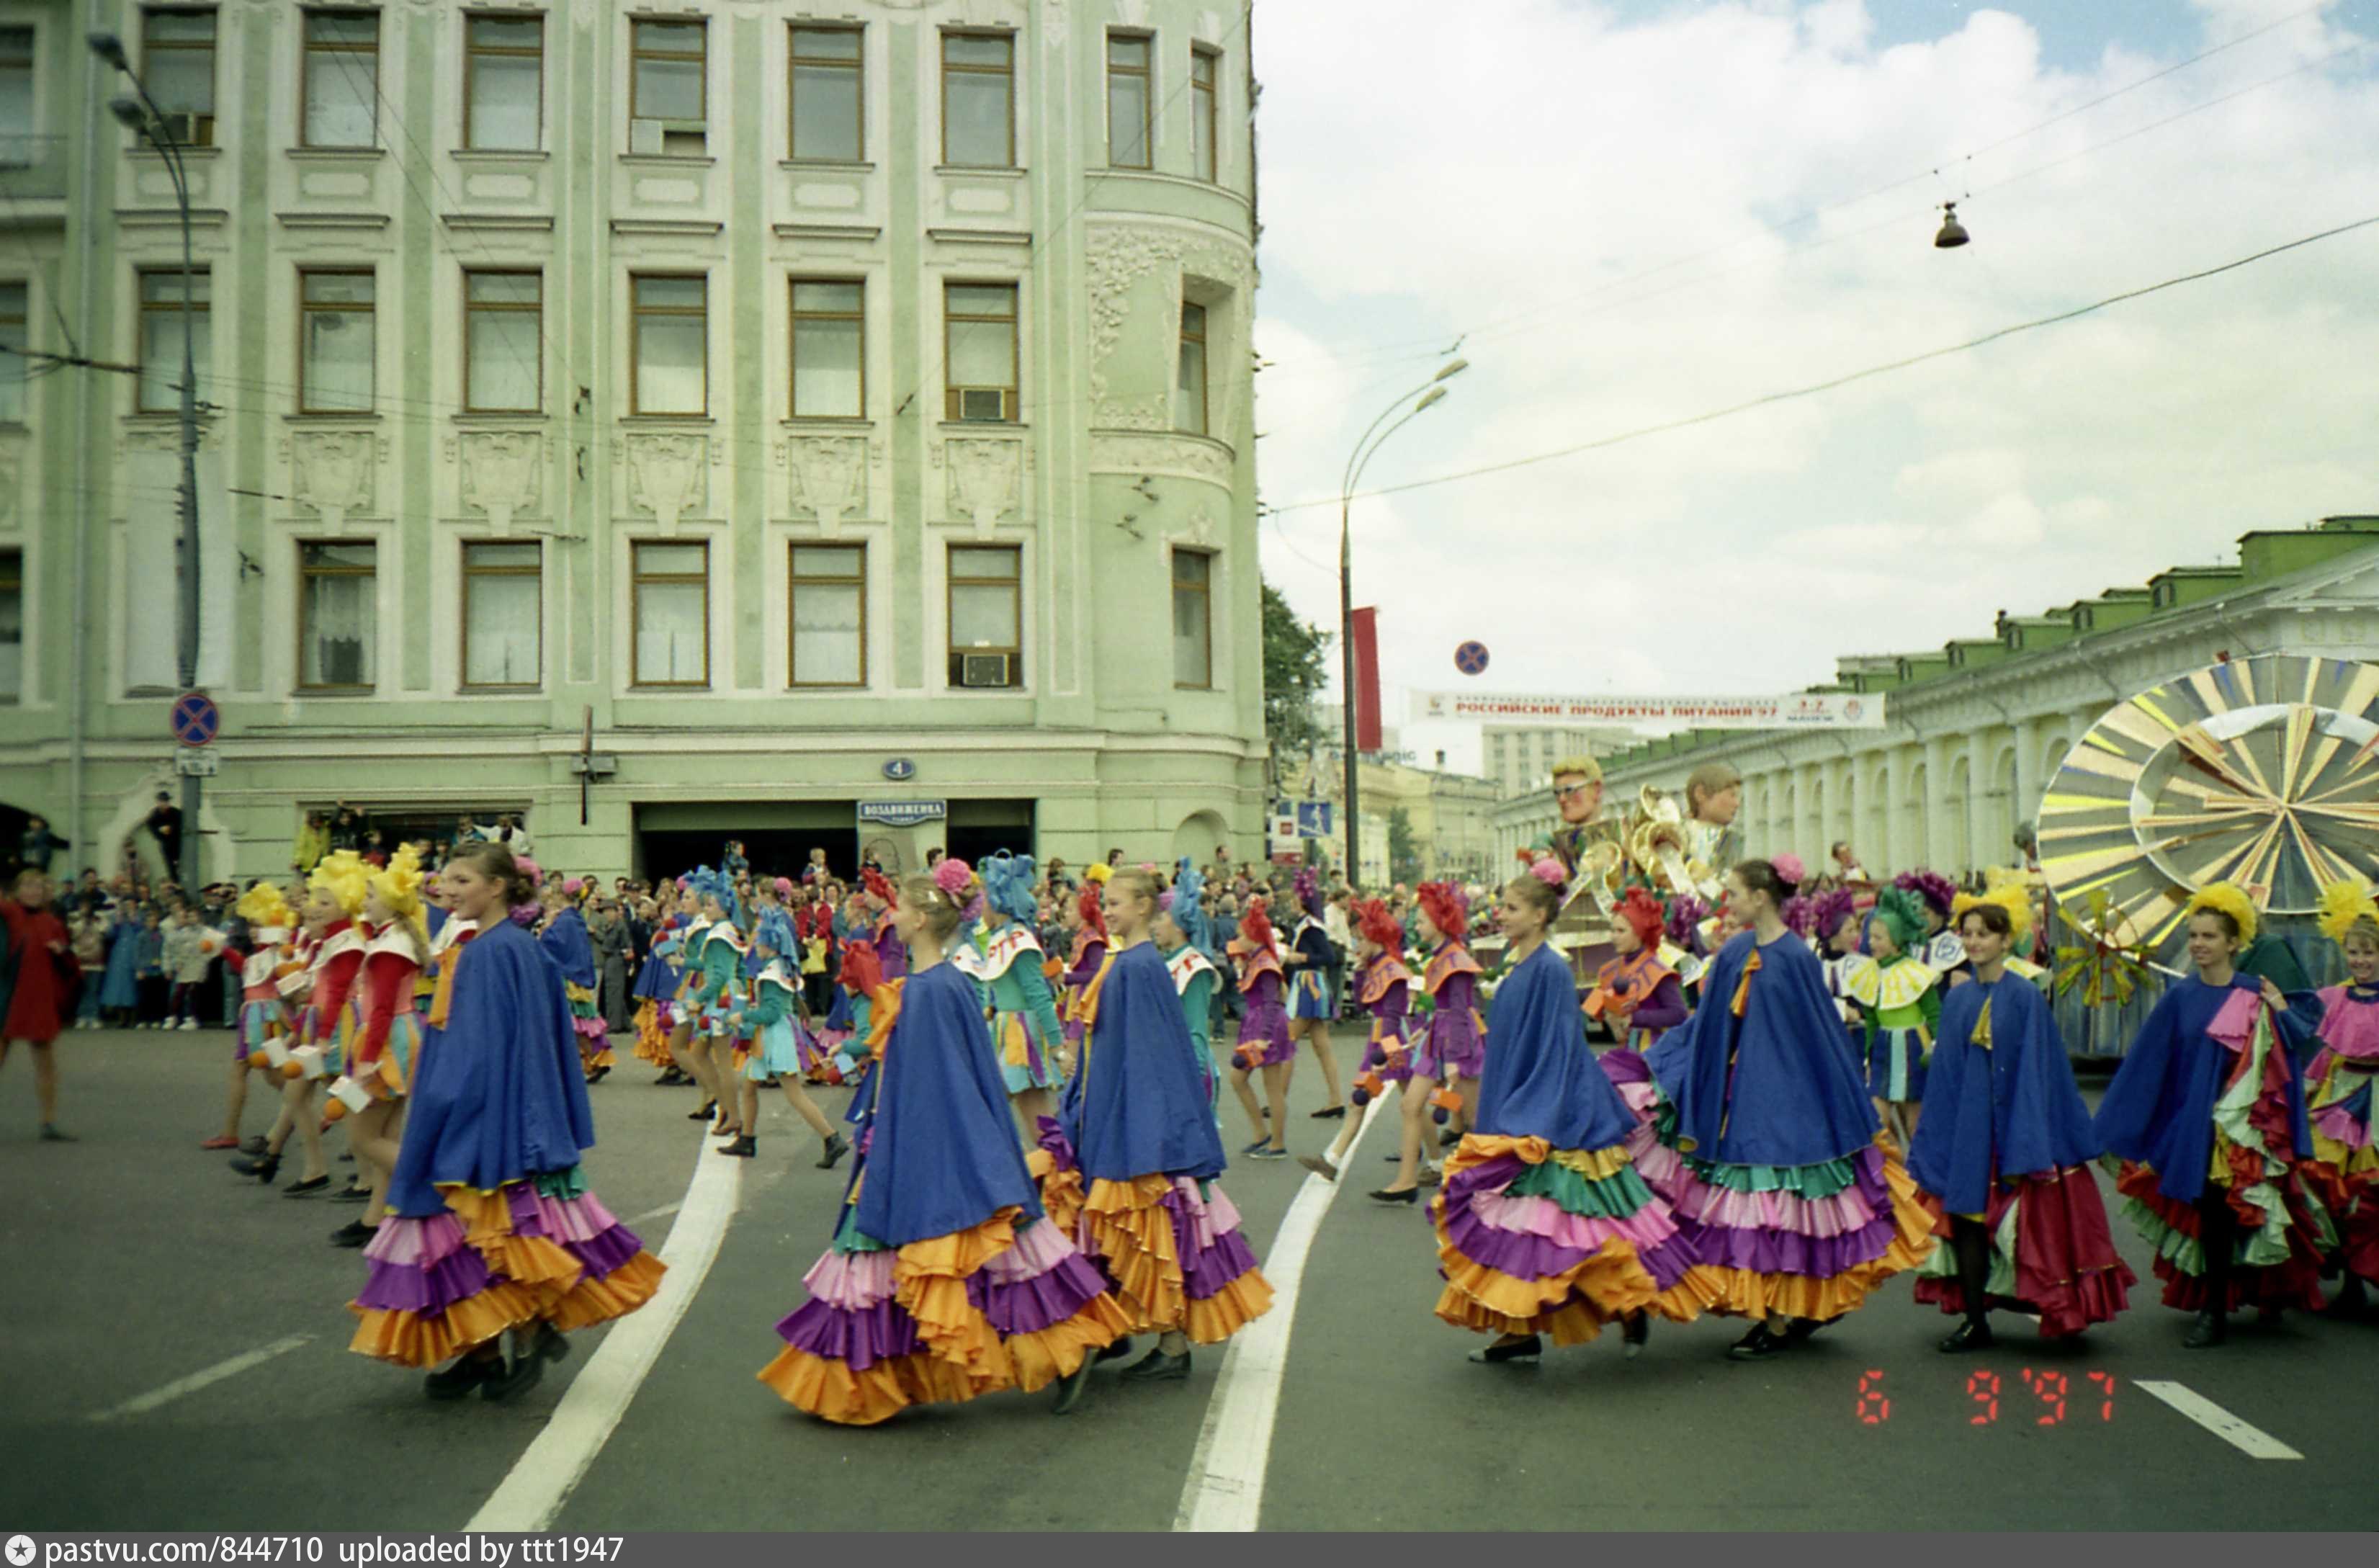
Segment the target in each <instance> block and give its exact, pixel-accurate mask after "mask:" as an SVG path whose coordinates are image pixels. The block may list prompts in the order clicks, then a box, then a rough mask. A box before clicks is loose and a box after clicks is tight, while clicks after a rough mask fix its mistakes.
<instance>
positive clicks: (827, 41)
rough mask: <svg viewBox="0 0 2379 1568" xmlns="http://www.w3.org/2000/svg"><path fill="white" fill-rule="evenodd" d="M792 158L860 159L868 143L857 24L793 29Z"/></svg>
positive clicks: (811, 160)
mask: <svg viewBox="0 0 2379 1568" xmlns="http://www.w3.org/2000/svg"><path fill="white" fill-rule="evenodd" d="M792 35H793V47H792V66H791V70H792V86H791V98H792V103H793V124H792V133H791V142H790V144H789V148H790V154H791V157H792V158H793V159H794V160H795V161H796V162H798V163H858V162H859V161H860V159H861V158H862V157H863V156H865V149H866V145H867V133H866V124H867V111H866V102H867V98H866V90H865V88H864V86H863V82H862V78H861V76H860V67H861V61H862V55H861V52H860V42H861V40H862V39H863V37H864V36H865V35H864V34H863V33H862V32H861V31H860V30H859V29H857V28H855V27H795V28H794V29H793V30H792Z"/></svg>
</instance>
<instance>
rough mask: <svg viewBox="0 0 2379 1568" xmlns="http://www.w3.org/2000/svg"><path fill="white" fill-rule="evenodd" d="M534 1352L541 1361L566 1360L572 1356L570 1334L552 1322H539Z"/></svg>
mask: <svg viewBox="0 0 2379 1568" xmlns="http://www.w3.org/2000/svg"><path fill="white" fill-rule="evenodd" d="M533 1354H534V1355H535V1356H536V1357H537V1358H538V1359H539V1360H541V1361H566V1360H568V1359H569V1358H570V1336H569V1335H568V1334H565V1333H562V1331H561V1330H560V1329H557V1328H555V1327H554V1326H553V1325H552V1324H551V1323H539V1324H537V1347H536V1349H535V1351H534V1352H533Z"/></svg>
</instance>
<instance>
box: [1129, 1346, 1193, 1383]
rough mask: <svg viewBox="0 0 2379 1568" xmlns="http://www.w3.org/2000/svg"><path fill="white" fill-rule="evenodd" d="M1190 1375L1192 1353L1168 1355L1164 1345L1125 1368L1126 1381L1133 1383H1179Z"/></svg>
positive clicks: (1184, 1352)
mask: <svg viewBox="0 0 2379 1568" xmlns="http://www.w3.org/2000/svg"><path fill="white" fill-rule="evenodd" d="M1189 1375H1190V1353H1189V1352H1188V1351H1186V1350H1185V1351H1183V1352H1182V1353H1181V1354H1180V1355H1178V1356H1167V1355H1166V1354H1165V1347H1164V1346H1163V1345H1159V1346H1157V1347H1156V1348H1155V1349H1154V1350H1152V1351H1150V1352H1149V1353H1148V1354H1147V1355H1145V1356H1143V1357H1141V1358H1140V1359H1139V1360H1137V1361H1134V1362H1133V1363H1132V1364H1131V1365H1130V1366H1129V1367H1126V1368H1125V1369H1123V1377H1124V1381H1126V1382H1133V1383H1177V1382H1179V1381H1182V1380H1183V1379H1184V1378H1187V1377H1188V1376H1189Z"/></svg>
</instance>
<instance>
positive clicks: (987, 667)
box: [959, 653, 1016, 686]
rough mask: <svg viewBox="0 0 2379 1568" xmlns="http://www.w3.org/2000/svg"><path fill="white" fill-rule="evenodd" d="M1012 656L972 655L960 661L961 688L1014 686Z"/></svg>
mask: <svg viewBox="0 0 2379 1568" xmlns="http://www.w3.org/2000/svg"><path fill="white" fill-rule="evenodd" d="M1014 657H1015V656H1014V655H1012V654H978V653H971V654H968V655H966V656H965V657H962V658H961V659H960V661H959V684H960V685H961V686H1013V685H1014V684H1016V682H1015V681H1014V680H1013V679H1012V678H1011V671H1012V670H1013V669H1014V664H1013V662H1012V661H1013V659H1014Z"/></svg>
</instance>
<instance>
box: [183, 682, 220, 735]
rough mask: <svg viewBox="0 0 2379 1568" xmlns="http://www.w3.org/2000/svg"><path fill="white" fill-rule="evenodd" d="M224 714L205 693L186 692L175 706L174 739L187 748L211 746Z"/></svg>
mask: <svg viewBox="0 0 2379 1568" xmlns="http://www.w3.org/2000/svg"><path fill="white" fill-rule="evenodd" d="M222 728H223V713H222V711H221V710H220V709H218V708H217V707H216V706H215V700H214V699H213V698H212V697H211V696H209V695H207V694H205V693H204V692H185V693H183V694H182V695H181V696H180V698H179V699H177V700H176V701H175V704H174V739H175V740H176V741H179V742H182V744H184V745H186V746H204V745H209V744H211V743H212V742H213V741H214V738H215V732H216V731H217V730H221V729H222Z"/></svg>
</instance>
